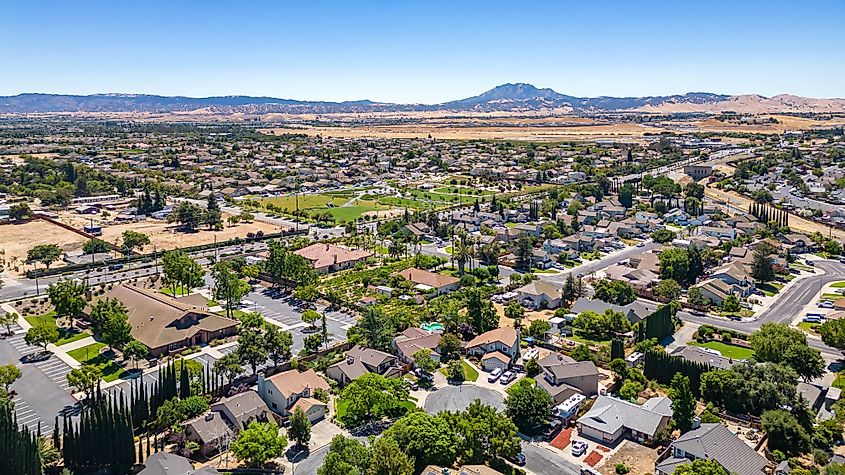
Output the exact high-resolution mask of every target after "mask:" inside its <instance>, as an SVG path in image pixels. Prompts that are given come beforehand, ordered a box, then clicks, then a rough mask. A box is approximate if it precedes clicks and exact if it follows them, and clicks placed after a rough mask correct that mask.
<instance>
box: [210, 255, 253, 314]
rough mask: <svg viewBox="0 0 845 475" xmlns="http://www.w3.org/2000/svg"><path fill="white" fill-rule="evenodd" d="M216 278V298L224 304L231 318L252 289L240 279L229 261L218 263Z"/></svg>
mask: <svg viewBox="0 0 845 475" xmlns="http://www.w3.org/2000/svg"><path fill="white" fill-rule="evenodd" d="M212 277H213V278H214V297H215V298H216V299H218V300H222V301H223V302H224V307H225V308H226V316H227V317H229V318H231V317H232V314H233V311H234V310H235V308H236V307H238V306H239V305H240V303H241V299H243V298H244V296H245V295H246V294H248V293H249V292H250V291H251V290H252V287H250V285H249V284H248V283H246V282H245V281H244V280H242V279H240V278H239V277H238V274H237V273H236V272H235V271H234V270H233V269H232V264H231V263H230V262H228V261H222V262H218V263H217V264H215V266H214V270H213V272H212Z"/></svg>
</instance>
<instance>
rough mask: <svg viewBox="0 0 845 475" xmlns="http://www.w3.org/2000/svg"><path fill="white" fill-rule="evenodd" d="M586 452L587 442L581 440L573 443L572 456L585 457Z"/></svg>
mask: <svg viewBox="0 0 845 475" xmlns="http://www.w3.org/2000/svg"><path fill="white" fill-rule="evenodd" d="M586 451H587V443H586V442H583V441H580V440H576V441H574V442H572V455H573V456H574V457H580V456H582V455H584V453H585V452H586Z"/></svg>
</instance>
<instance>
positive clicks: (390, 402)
mask: <svg viewBox="0 0 845 475" xmlns="http://www.w3.org/2000/svg"><path fill="white" fill-rule="evenodd" d="M342 398H343V399H344V400H346V401H348V405H347V408H346V414H344V419H345V420H344V421H342V422H344V423H348V424H350V425H356V424H359V423H361V422H366V421H369V420H372V419H376V418H381V417H383V416H385V415H388V414H391V413H393V412H395V411H397V410H398V408H399V407H400V405H401V403H402V402H403V401H405V400H407V399H408V389H407V388H406V386H405V384H404V382H402V381H401V380H399V379H395V378H385V377H384V376H382V375H380V374H378V373H367V374H364V375H362V376H361V377H359V378H358V379H356V380H354V381H352V382H351V383H349V385H348V386H346V388H345V389H344V390H343V393H342Z"/></svg>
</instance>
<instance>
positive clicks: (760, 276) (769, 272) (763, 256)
mask: <svg viewBox="0 0 845 475" xmlns="http://www.w3.org/2000/svg"><path fill="white" fill-rule="evenodd" d="M751 277H753V278H754V280H756V281H757V282H769V281H771V280H772V279H774V278H775V269H774V266H773V265H772V259H771V258H770V257H769V255H768V254H767V253H766V252H765V251H764V250H763V249H761V248H758V249H757V250H756V251H754V258H753V260H752V261H751Z"/></svg>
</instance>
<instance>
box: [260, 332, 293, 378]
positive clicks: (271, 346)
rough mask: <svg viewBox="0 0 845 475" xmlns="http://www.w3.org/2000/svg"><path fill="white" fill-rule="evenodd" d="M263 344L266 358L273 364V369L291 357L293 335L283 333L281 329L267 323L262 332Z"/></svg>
mask: <svg viewBox="0 0 845 475" xmlns="http://www.w3.org/2000/svg"><path fill="white" fill-rule="evenodd" d="M264 343H265V345H266V346H267V356H268V357H269V358H270V361H272V362H273V367H274V368H276V367H278V366H279V363H280V362H282V361H284V360H287V359H289V358H290V357H291V351H290V349H291V346H293V335H291V333H290V332H287V331H283V330H282V329H281V328H279V327H277V326H276V325H273V324H271V323H268V324H267V325H266V328H265V330H264Z"/></svg>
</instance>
